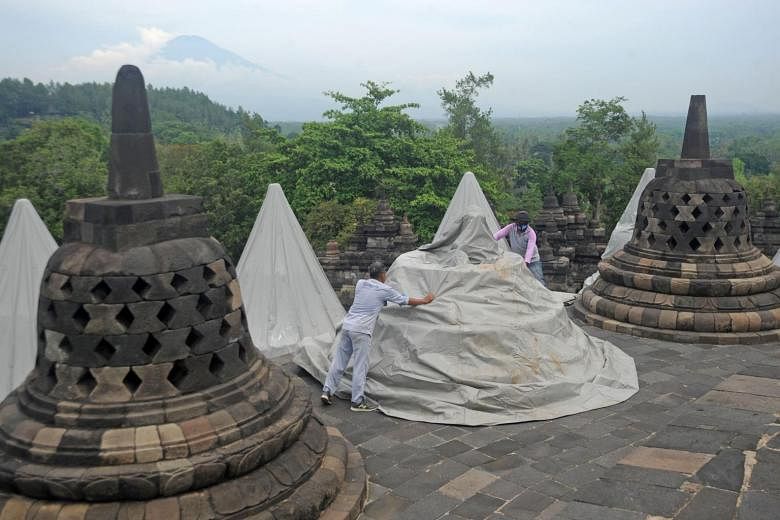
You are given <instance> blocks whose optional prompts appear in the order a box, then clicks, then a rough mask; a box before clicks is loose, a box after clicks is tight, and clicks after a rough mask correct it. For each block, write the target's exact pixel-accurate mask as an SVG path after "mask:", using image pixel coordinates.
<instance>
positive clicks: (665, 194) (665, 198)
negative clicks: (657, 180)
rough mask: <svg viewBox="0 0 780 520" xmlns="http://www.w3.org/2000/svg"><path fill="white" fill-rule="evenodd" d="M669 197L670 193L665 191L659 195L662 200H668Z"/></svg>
mask: <svg viewBox="0 0 780 520" xmlns="http://www.w3.org/2000/svg"><path fill="white" fill-rule="evenodd" d="M669 197H670V195H669V194H668V193H666V192H664V194H663V195H661V198H662V199H664V200H669Z"/></svg>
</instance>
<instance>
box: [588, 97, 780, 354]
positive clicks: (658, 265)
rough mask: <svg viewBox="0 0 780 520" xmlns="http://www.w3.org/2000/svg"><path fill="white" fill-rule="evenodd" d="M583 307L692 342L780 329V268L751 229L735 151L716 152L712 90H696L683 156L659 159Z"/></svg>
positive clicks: (636, 330) (761, 338)
mask: <svg viewBox="0 0 780 520" xmlns="http://www.w3.org/2000/svg"><path fill="white" fill-rule="evenodd" d="M599 274H600V278H599V279H598V280H597V281H596V282H595V283H594V284H593V285H592V286H591V287H590V288H589V289H586V290H585V291H583V293H582V297H581V299H580V300H579V301H578V302H577V304H576V306H575V312H576V313H577V314H578V316H579V317H580V318H582V319H584V320H585V321H586V322H588V323H591V324H594V325H598V326H600V327H603V328H605V329H609V330H616V331H618V332H624V333H628V334H634V335H637V336H646V337H654V338H660V339H666V340H672V341H680V342H691V343H719V344H733V343H758V342H770V341H777V340H778V339H780V269H778V268H777V267H776V266H775V265H773V263H772V261H771V260H770V259H769V258H767V257H766V256H764V255H763V254H762V253H761V251H760V250H759V249H757V248H756V247H755V246H754V245H753V243H752V241H751V236H750V222H749V218H748V205H747V198H746V196H745V191H744V189H743V188H742V187H741V186H740V185H739V184H738V183H737V182H736V181H735V180H734V170H733V168H732V164H731V161H730V160H721V159H710V147H709V137H708V131H707V108H706V102H705V98H704V96H692V97H691V103H690V108H689V110H688V119H687V121H686V125H685V137H684V141H683V147H682V154H681V158H680V159H679V160H674V159H661V160H659V161H658V165H657V167H656V178H655V179H654V180H652V181H651V182H650V183H649V184H648V185H647V188H645V190H644V192H643V193H642V197H641V201H640V204H639V212H638V213H637V217H636V224H635V227H634V235H633V238H632V239H631V241H630V242H629V243H628V244H626V245H625V246H624V247H623V249H622V250H620V251H618V252H616V253H615V254H614V255H613V256H612V257H610V258H608V259H607V260H604V261H602V262H601V263H600V264H599Z"/></svg>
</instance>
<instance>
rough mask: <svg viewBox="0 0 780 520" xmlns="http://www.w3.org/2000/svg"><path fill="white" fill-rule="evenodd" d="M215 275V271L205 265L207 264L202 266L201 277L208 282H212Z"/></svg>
mask: <svg viewBox="0 0 780 520" xmlns="http://www.w3.org/2000/svg"><path fill="white" fill-rule="evenodd" d="M215 276H217V273H215V272H214V271H213V270H212V269H211V268H210V267H209V266H207V265H204V266H203V278H204V279H205V280H206V281H207V282H208V283H211V282H213V281H214V277H215Z"/></svg>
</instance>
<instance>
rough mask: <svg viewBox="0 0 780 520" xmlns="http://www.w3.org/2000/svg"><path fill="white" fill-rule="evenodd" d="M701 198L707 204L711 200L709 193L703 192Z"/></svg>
mask: <svg viewBox="0 0 780 520" xmlns="http://www.w3.org/2000/svg"><path fill="white" fill-rule="evenodd" d="M701 200H703V201H704V202H706V203H707V204H709V203H710V201H711V200H712V197H711V196H710V194H709V193H705V194H704V196H703V197H702V198H701Z"/></svg>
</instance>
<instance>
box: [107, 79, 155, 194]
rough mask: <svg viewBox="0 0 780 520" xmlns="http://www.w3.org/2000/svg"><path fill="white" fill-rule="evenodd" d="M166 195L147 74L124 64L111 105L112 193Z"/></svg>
mask: <svg viewBox="0 0 780 520" xmlns="http://www.w3.org/2000/svg"><path fill="white" fill-rule="evenodd" d="M162 194H163V189H162V183H161V181H160V171H159V167H158V166H157V154H156V152H155V150H154V137H153V136H152V120H151V117H150V116H149V103H148V101H147V99H146V86H145V84H144V77H143V74H141V71H140V70H139V69H138V67H136V66H135V65H123V66H122V68H121V69H119V72H118V73H117V75H116V82H115V83H114V90H113V98H112V105H111V152H110V158H109V165H108V196H109V198H111V199H151V198H157V197H161V196H162Z"/></svg>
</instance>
